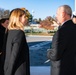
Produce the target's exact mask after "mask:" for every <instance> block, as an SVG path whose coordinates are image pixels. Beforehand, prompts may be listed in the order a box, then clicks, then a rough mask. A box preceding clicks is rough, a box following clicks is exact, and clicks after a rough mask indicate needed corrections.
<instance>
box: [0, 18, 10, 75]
mask: <svg viewBox="0 0 76 75" xmlns="http://www.w3.org/2000/svg"><path fill="white" fill-rule="evenodd" d="M8 21H9V20H8V18H3V19H1V20H0V75H3V62H4V60H3V56H4V55H3V54H4V53H3V49H2V47H3V40H4V35H5V31H6V28H7V26H8Z"/></svg>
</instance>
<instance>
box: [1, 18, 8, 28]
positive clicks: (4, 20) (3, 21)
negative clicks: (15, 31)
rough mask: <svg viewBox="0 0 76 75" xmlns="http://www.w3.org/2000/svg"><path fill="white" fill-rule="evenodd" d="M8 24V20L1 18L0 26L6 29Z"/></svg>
mask: <svg viewBox="0 0 76 75" xmlns="http://www.w3.org/2000/svg"><path fill="white" fill-rule="evenodd" d="M8 23H9V18H3V19H1V20H0V25H2V26H3V27H5V28H7V26H8Z"/></svg>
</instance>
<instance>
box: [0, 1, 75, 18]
mask: <svg viewBox="0 0 76 75" xmlns="http://www.w3.org/2000/svg"><path fill="white" fill-rule="evenodd" d="M64 4H67V5H69V6H71V8H72V11H74V10H75V0H0V7H1V8H3V9H9V10H12V9H14V8H19V7H25V8H26V9H28V10H29V12H30V13H31V14H33V16H34V18H37V19H38V18H41V19H45V18H46V17H47V16H53V15H55V14H56V10H57V8H58V7H59V6H60V5H64Z"/></svg>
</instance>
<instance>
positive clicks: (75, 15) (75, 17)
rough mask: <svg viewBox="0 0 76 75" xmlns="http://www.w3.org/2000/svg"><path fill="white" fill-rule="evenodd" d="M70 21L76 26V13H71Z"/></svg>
mask: <svg viewBox="0 0 76 75" xmlns="http://www.w3.org/2000/svg"><path fill="white" fill-rule="evenodd" d="M72 20H73V22H74V23H75V24H76V12H73V17H72Z"/></svg>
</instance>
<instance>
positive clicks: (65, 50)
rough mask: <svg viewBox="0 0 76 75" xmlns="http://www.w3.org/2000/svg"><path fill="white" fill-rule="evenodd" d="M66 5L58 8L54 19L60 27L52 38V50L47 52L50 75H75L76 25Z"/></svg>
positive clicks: (69, 8)
mask: <svg viewBox="0 0 76 75" xmlns="http://www.w3.org/2000/svg"><path fill="white" fill-rule="evenodd" d="M71 16H72V10H71V7H70V6H68V5H62V6H60V7H59V8H58V10H57V13H56V17H57V20H58V22H59V23H60V24H61V27H60V28H59V29H58V30H57V32H56V33H55V35H54V37H53V41H52V48H51V50H49V51H48V52H47V56H48V58H49V59H50V60H51V65H52V66H51V69H52V70H51V72H52V73H51V75H76V25H75V24H74V23H73V22H72V20H71Z"/></svg>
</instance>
